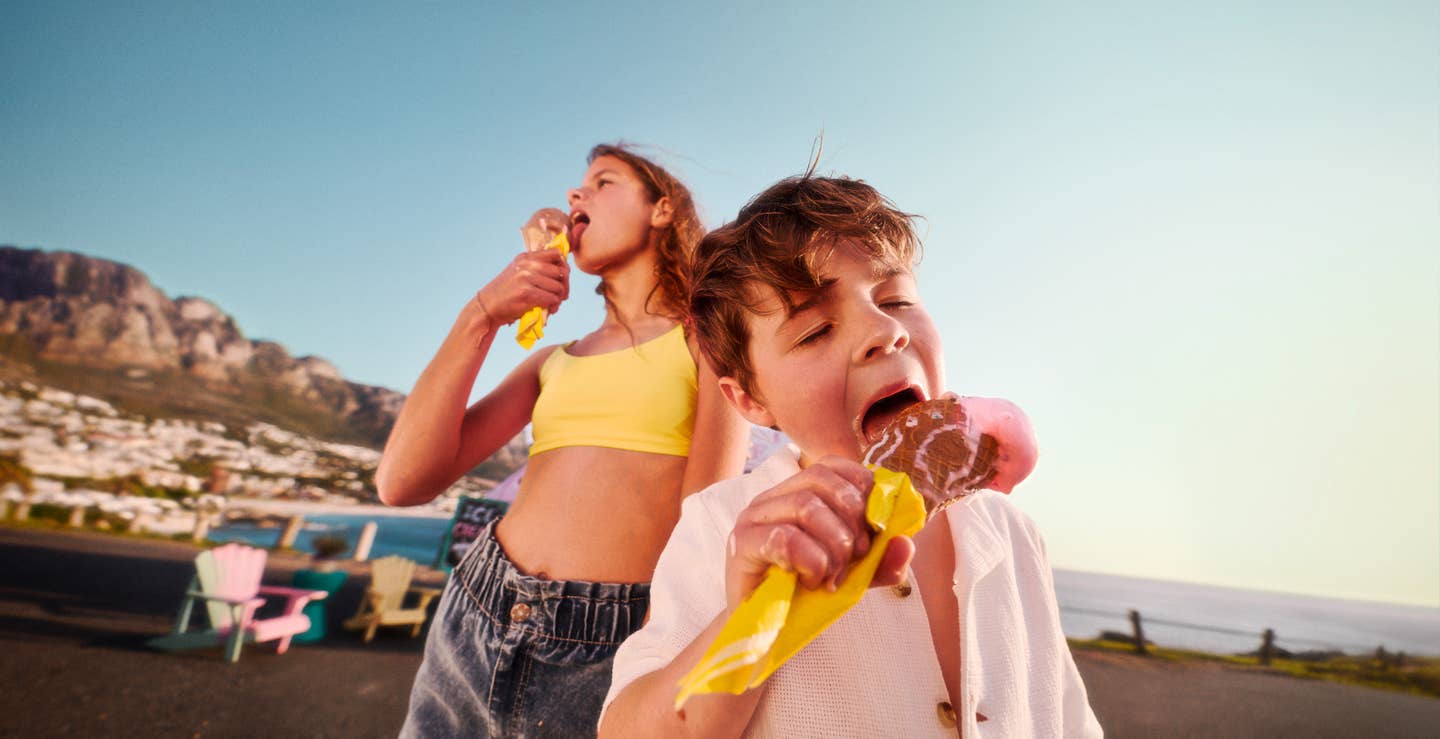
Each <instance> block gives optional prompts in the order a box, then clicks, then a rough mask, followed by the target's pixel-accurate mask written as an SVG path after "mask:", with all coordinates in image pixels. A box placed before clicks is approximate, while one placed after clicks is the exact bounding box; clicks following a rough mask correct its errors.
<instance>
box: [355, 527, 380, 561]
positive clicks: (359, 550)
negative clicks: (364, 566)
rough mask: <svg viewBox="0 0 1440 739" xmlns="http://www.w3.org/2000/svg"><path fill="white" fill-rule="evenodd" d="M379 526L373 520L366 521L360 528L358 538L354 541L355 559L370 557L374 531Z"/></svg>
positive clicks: (361, 559)
mask: <svg viewBox="0 0 1440 739" xmlns="http://www.w3.org/2000/svg"><path fill="white" fill-rule="evenodd" d="M378 528H379V526H378V525H377V524H376V523H375V522H374V521H366V522H365V525H364V526H363V527H362V528H361V529H360V540H359V541H357V542H355V561H356V562H364V561H365V560H367V559H370V547H371V545H373V544H374V543H375V531H376V529H378Z"/></svg>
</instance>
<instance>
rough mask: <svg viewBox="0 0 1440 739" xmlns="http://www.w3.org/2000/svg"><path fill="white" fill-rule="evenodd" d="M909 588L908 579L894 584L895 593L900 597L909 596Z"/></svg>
mask: <svg viewBox="0 0 1440 739" xmlns="http://www.w3.org/2000/svg"><path fill="white" fill-rule="evenodd" d="M910 589H911V585H910V581H909V580H908V579H907V580H905V581H904V582H902V583H900V584H899V585H896V586H895V594H896V595H898V596H900V597H901V598H909V597H910Z"/></svg>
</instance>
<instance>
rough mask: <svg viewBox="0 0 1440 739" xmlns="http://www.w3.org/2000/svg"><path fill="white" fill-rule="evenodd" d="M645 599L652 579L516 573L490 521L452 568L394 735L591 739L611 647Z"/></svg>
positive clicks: (634, 622) (639, 619) (633, 622)
mask: <svg viewBox="0 0 1440 739" xmlns="http://www.w3.org/2000/svg"><path fill="white" fill-rule="evenodd" d="M649 603H650V585H649V584H648V583H635V584H624V583H594V582H580V581H567V580H542V579H540V578H535V577H531V576H529V575H526V574H523V573H521V572H520V571H519V570H517V569H516V568H515V565H514V563H512V562H511V561H510V559H509V557H507V556H506V555H505V551H504V549H502V548H501V547H500V542H498V541H496V539H495V524H494V523H491V524H490V525H489V526H487V527H486V529H485V531H484V532H483V533H482V534H481V535H480V536H479V538H477V539H476V540H475V543H474V544H473V545H472V546H471V547H470V551H468V552H466V554H465V557H464V559H462V560H461V562H460V564H459V566H457V567H456V568H455V570H454V571H453V572H451V574H450V581H449V583H447V584H446V586H445V594H444V595H443V596H442V597H441V599H440V608H439V610H438V611H437V612H436V614H435V619H434V621H433V622H432V623H431V625H430V634H429V636H428V637H426V640H425V659H424V661H423V662H422V663H421V664H420V671H419V673H417V674H416V675H415V686H414V688H413V689H412V690H411V692H410V711H409V714H408V715H407V716H406V717H405V726H404V728H402V729H401V730H400V736H402V737H451V736H489V737H502V736H503V737H582V736H594V735H595V724H596V722H597V721H598V720H599V718H600V704H601V702H602V701H603V700H604V698H605V692H606V691H607V690H608V689H609V687H610V664H611V662H612V660H613V659H614V656H615V650H616V649H617V648H618V647H619V646H620V643H621V642H622V641H624V640H625V637H627V636H629V635H630V634H631V633H632V632H634V631H636V630H637V629H639V628H640V626H641V625H643V624H644V621H645V612H646V609H647V608H648V607H649Z"/></svg>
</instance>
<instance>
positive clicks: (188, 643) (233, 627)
mask: <svg viewBox="0 0 1440 739" xmlns="http://www.w3.org/2000/svg"><path fill="white" fill-rule="evenodd" d="M265 557H266V553H265V550H263V549H256V548H254V547H247V546H243V545H240V544H226V545H225V546H223V547H217V548H215V549H212V550H209V551H204V552H201V553H200V554H199V555H197V556H196V557H195V578H194V579H193V580H191V582H190V587H189V589H188V590H186V592H185V600H184V602H182V603H181V605H180V614H179V616H177V617H176V619H175V628H174V630H172V631H171V632H170V633H169V634H166V635H165V636H161V637H156V638H154V639H151V640H150V641H149V642H148V643H149V644H150V646H152V647H155V648H157V649H163V650H165V651H176V650H181V649H198V648H202V647H210V646H215V645H218V644H222V643H223V644H224V645H225V659H226V661H228V662H236V661H238V660H239V659H240V646H241V645H242V644H244V643H245V642H267V641H275V640H279V643H278V644H277V645H276V649H275V651H276V653H277V654H284V653H285V650H287V649H289V648H290V640H291V638H292V637H294V636H295V635H296V634H302V633H304V632H305V631H306V630H307V629H309V628H310V619H309V618H308V617H307V616H306V615H305V614H304V613H302V612H301V610H302V609H303V608H304V607H305V604H306V603H309V602H310V601H312V600H319V599H321V598H324V597H325V595H326V593H325V591H323V590H303V589H300V588H286V587H279V586H272V585H261V584H260V578H261V577H262V576H263V575H264V574H265ZM265 596H277V597H281V598H284V599H285V608H284V613H283V614H282V615H279V616H275V617H273V618H256V617H255V612H256V610H257V609H259V608H260V606H261V605H263V604H264V603H265ZM196 601H204V603H205V610H206V612H207V613H208V615H209V616H210V628H209V629H208V630H194V631H192V630H191V629H190V616H191V613H192V611H193V610H194V607H195V602H196Z"/></svg>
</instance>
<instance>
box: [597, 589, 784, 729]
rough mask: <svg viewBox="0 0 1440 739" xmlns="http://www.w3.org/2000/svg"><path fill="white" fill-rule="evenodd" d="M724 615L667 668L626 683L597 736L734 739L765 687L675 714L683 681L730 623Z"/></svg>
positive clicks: (696, 701)
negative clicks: (716, 738) (722, 737)
mask: <svg viewBox="0 0 1440 739" xmlns="http://www.w3.org/2000/svg"><path fill="white" fill-rule="evenodd" d="M729 616H730V612H729V611H728V610H727V611H725V612H722V613H721V614H720V615H718V616H716V617H715V619H714V620H713V621H711V622H710V626H709V627H707V628H706V629H705V630H704V631H702V632H700V634H699V635H698V636H696V637H695V640H694V641H692V642H690V646H688V647H686V648H685V649H684V650H683V651H681V652H680V653H679V654H678V655H676V656H675V659H674V660H672V661H671V662H670V664H668V665H666V666H665V667H662V668H660V669H658V670H656V671H654V672H651V673H649V674H647V675H644V676H642V677H639V678H637V679H636V680H635V682H632V683H630V684H629V685H628V686H626V687H625V688H624V689H623V690H621V691H620V694H619V695H617V696H616V697H615V700H614V702H612V703H611V704H610V707H609V708H608V709H606V711H605V715H604V717H603V720H602V721H601V723H600V734H599V736H600V737H601V738H602V739H604V738H605V737H632V736H675V737H680V736H706V737H710V736H716V737H719V736H739V735H740V732H742V731H744V730H745V727H746V726H748V725H749V723H750V718H751V717H752V716H754V715H755V707H756V706H757V705H759V703H760V696H761V695H763V694H764V687H763V686H762V687H760V688H756V689H754V690H747V691H745V693H743V694H741V695H730V694H728V693H711V694H706V695H697V696H694V697H692V698H690V700H688V701H686V702H685V707H684V708H683V709H681V710H680V711H678V712H677V711H676V710H675V694H676V693H677V692H678V688H677V685H678V684H679V683H680V678H682V677H684V676H685V674H686V673H688V672H689V671H690V670H691V668H693V667H694V666H695V665H696V664H697V663H698V662H699V661H700V658H701V657H702V656H703V655H704V654H705V649H706V648H707V647H709V646H710V643H711V642H712V641H714V640H715V637H716V636H718V635H719V634H720V629H721V627H723V626H724V625H725V619H727V618H729Z"/></svg>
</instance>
